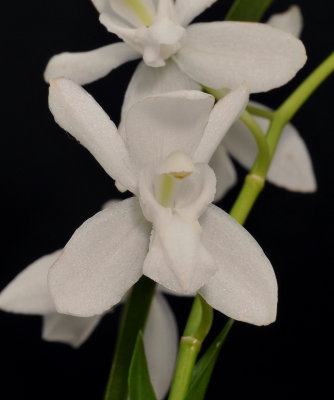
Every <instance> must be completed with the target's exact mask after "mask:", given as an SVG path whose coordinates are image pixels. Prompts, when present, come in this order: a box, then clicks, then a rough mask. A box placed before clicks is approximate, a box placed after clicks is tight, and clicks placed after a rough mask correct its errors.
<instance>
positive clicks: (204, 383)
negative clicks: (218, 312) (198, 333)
mask: <svg viewBox="0 0 334 400" xmlns="http://www.w3.org/2000/svg"><path fill="white" fill-rule="evenodd" d="M233 322H234V321H233V320H232V319H230V320H229V321H228V322H227V323H226V325H225V327H224V328H223V330H222V331H221V332H220V334H219V335H218V336H217V338H216V339H215V340H214V341H213V342H212V343H211V345H210V347H209V348H208V350H207V351H206V353H205V354H204V355H203V356H202V357H201V358H200V360H199V361H198V362H197V364H196V365H195V367H194V370H193V374H192V379H191V382H190V386H189V390H188V392H187V397H186V400H203V399H204V396H205V393H206V389H207V387H208V384H209V381H210V378H211V375H212V371H213V368H214V366H215V363H216V360H217V357H218V355H219V352H220V350H221V348H222V346H223V344H224V342H225V339H226V337H227V335H228V333H229V331H230V329H231V328H232V325H233Z"/></svg>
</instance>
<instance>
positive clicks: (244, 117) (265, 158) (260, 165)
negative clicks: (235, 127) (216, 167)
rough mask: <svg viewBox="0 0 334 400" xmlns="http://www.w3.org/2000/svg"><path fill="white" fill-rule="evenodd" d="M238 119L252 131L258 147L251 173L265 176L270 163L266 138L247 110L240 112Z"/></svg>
mask: <svg viewBox="0 0 334 400" xmlns="http://www.w3.org/2000/svg"><path fill="white" fill-rule="evenodd" d="M240 119H241V121H242V122H243V123H244V124H245V125H246V126H247V128H248V129H249V130H250V131H251V132H252V134H253V137H254V139H255V141H256V145H257V149H258V156H257V162H256V166H255V167H254V170H253V175H256V176H258V177H259V178H261V177H264V176H266V174H267V171H268V168H269V165H270V154H269V147H268V143H267V139H266V137H265V135H264V133H263V132H262V129H261V128H260V126H259V124H258V123H257V122H256V121H255V119H254V118H253V117H252V116H251V114H250V113H249V112H248V111H246V110H245V111H244V112H243V113H242V114H241V117H240Z"/></svg>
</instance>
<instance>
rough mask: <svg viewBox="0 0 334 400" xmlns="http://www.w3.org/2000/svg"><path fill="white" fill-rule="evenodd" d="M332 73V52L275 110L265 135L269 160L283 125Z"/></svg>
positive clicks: (333, 54)
mask: <svg viewBox="0 0 334 400" xmlns="http://www.w3.org/2000/svg"><path fill="white" fill-rule="evenodd" d="M333 72H334V52H333V53H331V54H330V55H329V56H328V57H327V58H326V59H325V60H324V61H323V62H322V63H321V64H320V65H319V66H318V67H317V68H316V69H315V70H314V71H313V72H312V73H311V74H310V75H309V76H308V77H307V78H306V79H305V80H304V82H302V83H301V85H299V87H298V88H297V89H296V90H295V91H294V92H293V93H292V94H291V95H290V96H289V97H288V98H287V99H286V100H285V101H284V103H283V104H282V105H281V106H280V107H279V108H278V109H277V111H276V112H275V115H274V118H273V120H272V123H271V125H270V126H269V129H268V134H267V141H268V145H269V150H270V154H271V158H272V157H273V155H274V152H275V149H276V146H277V144H278V141H279V139H280V135H281V132H282V130H283V128H284V125H285V124H287V123H288V122H289V121H290V120H291V119H292V118H293V116H294V115H295V114H296V112H297V111H298V110H299V109H300V108H301V106H302V105H303V104H304V103H305V101H306V100H307V99H308V98H309V97H310V96H311V95H312V93H313V92H314V91H315V90H316V89H317V88H318V87H319V86H320V85H321V84H322V83H323V82H324V81H325V80H326V79H327V78H328V77H329V75H331V74H332V73H333Z"/></svg>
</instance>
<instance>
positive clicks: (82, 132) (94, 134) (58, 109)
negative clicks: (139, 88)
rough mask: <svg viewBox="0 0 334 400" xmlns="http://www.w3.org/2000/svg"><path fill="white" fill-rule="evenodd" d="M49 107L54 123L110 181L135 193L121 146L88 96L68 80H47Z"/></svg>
mask: <svg viewBox="0 0 334 400" xmlns="http://www.w3.org/2000/svg"><path fill="white" fill-rule="evenodd" d="M49 107H50V110H51V112H52V114H53V116H54V118H55V120H56V122H57V123H58V124H59V125H60V126H61V127H62V128H63V129H65V130H66V131H67V132H69V133H70V134H71V135H73V136H74V137H75V138H76V139H77V140H79V142H80V143H81V144H82V145H83V146H85V147H86V148H87V149H88V150H89V151H90V152H91V153H92V154H93V156H94V157H95V158H96V159H97V161H98V162H99V163H100V164H101V165H102V167H103V168H104V169H105V171H106V172H107V173H108V174H109V175H110V176H111V177H112V178H114V179H115V180H116V179H117V180H119V181H120V182H121V183H122V184H123V185H124V186H126V187H127V188H128V189H129V190H131V191H132V192H135V191H136V186H137V182H136V178H135V174H134V172H133V170H132V166H131V161H130V158H129V155H128V152H127V150H126V147H125V144H124V142H123V140H122V138H121V137H120V135H119V134H118V132H117V129H116V126H115V125H114V123H113V122H112V121H111V120H110V119H109V117H108V115H107V114H106V113H105V112H104V111H103V110H102V108H101V107H100V106H99V105H98V104H97V103H96V101H95V100H94V99H93V97H92V96H90V95H89V94H88V93H87V92H86V91H85V90H84V89H83V88H82V87H80V86H79V85H77V84H76V83H74V82H72V81H70V80H67V79H57V80H54V81H51V85H50V90H49Z"/></svg>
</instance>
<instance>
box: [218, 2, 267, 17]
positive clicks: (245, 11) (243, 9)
mask: <svg viewBox="0 0 334 400" xmlns="http://www.w3.org/2000/svg"><path fill="white" fill-rule="evenodd" d="M272 1H273V0H235V2H234V3H233V4H232V6H231V8H230V10H229V12H228V13H227V16H226V18H225V20H226V21H250V22H259V21H260V20H261V18H262V17H263V14H264V13H265V11H266V9H267V8H268V7H269V6H270V4H271V3H272Z"/></svg>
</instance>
